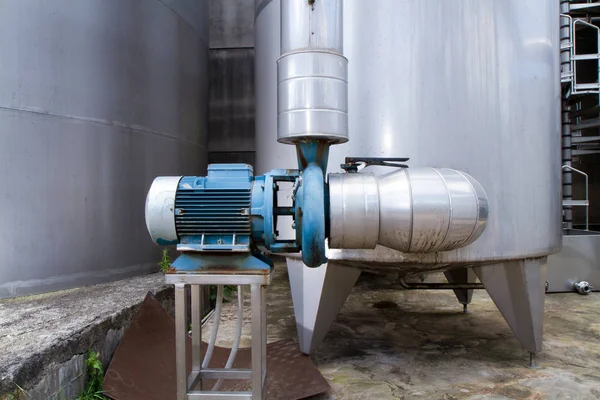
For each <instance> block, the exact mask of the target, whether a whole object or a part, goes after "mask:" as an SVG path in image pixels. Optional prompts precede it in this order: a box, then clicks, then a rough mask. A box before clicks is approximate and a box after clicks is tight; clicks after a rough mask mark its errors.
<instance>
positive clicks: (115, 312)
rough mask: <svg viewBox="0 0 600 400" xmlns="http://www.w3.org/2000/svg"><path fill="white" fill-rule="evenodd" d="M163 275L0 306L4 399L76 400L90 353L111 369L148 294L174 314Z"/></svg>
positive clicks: (0, 387) (0, 388) (10, 301)
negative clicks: (18, 392) (21, 395)
mask: <svg viewBox="0 0 600 400" xmlns="http://www.w3.org/2000/svg"><path fill="white" fill-rule="evenodd" d="M164 282H165V278H164V275H163V274H162V273H158V274H151V275H145V276H140V277H135V278H130V279H124V280H121V281H117V282H112V283H107V284H101V285H95V286H87V287H82V288H77V289H71V290H65V291H60V292H54V293H48V294H42V295H35V296H27V297H20V298H15V299H6V300H1V301H0V398H3V396H2V395H8V394H11V393H16V390H17V386H16V385H19V386H20V387H21V388H23V389H24V390H25V392H26V394H27V399H31V400H33V399H44V400H46V399H50V400H54V399H72V398H74V397H76V396H77V395H78V394H79V393H80V392H81V390H82V389H83V387H84V385H85V378H86V371H85V359H86V357H87V351H88V350H89V349H93V350H94V351H99V352H100V354H101V359H102V362H103V364H104V367H105V368H106V367H107V365H108V363H109V361H110V359H111V358H112V355H113V353H114V351H115V350H116V348H117V346H118V344H119V342H120V340H121V338H122V337H123V333H124V332H125V330H126V329H127V327H128V326H129V324H130V323H131V320H132V318H133V317H134V315H135V314H136V313H137V311H138V309H139V307H140V304H141V302H142V301H143V300H144V297H145V296H146V294H147V293H148V292H150V293H152V294H153V295H154V296H155V297H156V298H157V299H158V300H159V301H160V302H161V303H162V304H163V306H164V307H165V308H166V309H167V311H169V312H171V311H172V309H173V290H172V288H171V287H169V286H166V285H165V283H164Z"/></svg>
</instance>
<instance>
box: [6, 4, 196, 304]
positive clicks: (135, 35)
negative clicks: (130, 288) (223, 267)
mask: <svg viewBox="0 0 600 400" xmlns="http://www.w3.org/2000/svg"><path fill="white" fill-rule="evenodd" d="M206 16H207V9H206V2H196V1H194V0H169V1H167V0H164V1H159V0H147V1H135V0H80V1H69V0H54V1H51V2H49V1H44V0H5V1H3V2H2V5H1V12H0V143H1V145H0V177H1V179H2V181H1V182H2V185H1V186H0V206H1V208H0V209H1V212H0V219H1V224H0V252H1V254H2V263H0V297H6V296H14V295H21V294H28V293H35V292H41V291H48V290H56V289H61V288H67V287H73V286H77V285H82V284H90V283H96V282H101V281H107V280H111V279H116V278H120V277H124V276H130V275H133V274H139V273H144V272H149V271H153V270H156V269H157V266H156V263H157V261H158V260H159V258H160V257H159V251H158V248H156V246H154V245H153V244H152V242H151V241H150V238H149V237H148V234H147V232H146V229H145V224H144V199H145V195H146V192H147V190H148V187H149V186H150V183H151V182H152V179H153V178H154V177H155V176H157V175H177V174H199V173H203V172H205V165H206V128H207V126H206V122H207V111H208V108H207V96H208V83H207V80H206V77H207V75H208V72H207V69H208V63H207V58H208V57H207V48H208V24H207V20H206Z"/></svg>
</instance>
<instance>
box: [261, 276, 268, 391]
mask: <svg viewBox="0 0 600 400" xmlns="http://www.w3.org/2000/svg"><path fill="white" fill-rule="evenodd" d="M260 298H261V306H260V308H261V313H262V314H261V319H262V343H261V345H262V357H261V360H262V365H261V368H262V369H261V383H262V395H263V398H266V389H267V382H266V381H267V288H266V286H261V287H260Z"/></svg>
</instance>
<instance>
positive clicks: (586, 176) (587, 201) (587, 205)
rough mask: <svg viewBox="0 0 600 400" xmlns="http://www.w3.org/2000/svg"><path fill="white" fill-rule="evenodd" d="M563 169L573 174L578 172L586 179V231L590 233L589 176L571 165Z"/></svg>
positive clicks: (564, 166)
mask: <svg viewBox="0 0 600 400" xmlns="http://www.w3.org/2000/svg"><path fill="white" fill-rule="evenodd" d="M561 168H562V169H568V170H570V171H572V172H576V173H578V174H580V175H583V176H584V177H585V201H586V204H585V230H586V231H589V230H590V229H589V225H590V224H589V219H590V203H589V198H588V174H586V173H585V172H583V171H580V170H578V169H577V168H573V167H571V166H570V165H563V166H562V167H561Z"/></svg>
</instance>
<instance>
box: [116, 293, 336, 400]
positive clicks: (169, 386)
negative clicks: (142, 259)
mask: <svg viewBox="0 0 600 400" xmlns="http://www.w3.org/2000/svg"><path fill="white" fill-rule="evenodd" d="M203 345H204V347H206V343H203ZM187 348H188V362H187V364H188V370H190V369H191V354H190V350H191V340H190V338H189V337H188V346H187ZM227 357H229V349H226V348H223V347H218V346H217V347H215V350H214V352H213V357H212V360H211V363H210V365H209V367H211V368H220V367H223V366H224V365H225V362H226V360H227ZM250 359H251V357H250V349H249V348H245V349H240V350H239V351H238V354H237V357H236V361H235V363H234V365H233V367H234V368H250ZM175 382H176V377H175V321H174V320H173V318H171V316H169V315H168V314H167V312H166V311H165V310H164V309H163V307H162V306H161V305H160V303H159V302H158V301H157V300H156V299H154V297H152V296H151V295H150V294H149V295H148V296H146V299H145V300H144V303H143V305H142V307H141V309H140V311H139V312H138V314H137V315H136V316H135V318H134V320H133V321H132V323H131V326H130V327H129V329H128V330H127V331H126V332H125V335H124V336H123V339H122V340H121V343H120V344H119V347H118V348H117V351H116V352H115V354H114V356H113V359H112V361H111V363H110V366H109V368H108V371H107V372H106V376H105V378H104V390H105V394H106V395H107V396H110V397H111V398H113V399H115V400H169V399H173V400H175ZM214 383H215V381H214V380H213V381H208V380H207V381H204V382H203V384H202V385H203V388H204V390H207V388H211V387H212V386H213V384H214ZM250 387H251V384H250V381H244V380H224V381H223V384H222V385H221V387H220V388H219V390H220V391H222V390H228V391H229V390H233V391H241V390H249V389H250ZM327 390H329V384H328V383H327V381H326V380H325V379H324V378H323V376H322V375H321V373H320V372H319V370H318V369H317V367H316V366H315V365H314V363H313V362H312V360H311V359H310V358H309V357H308V356H305V355H304V354H302V353H301V352H300V350H299V349H298V346H297V345H296V343H294V342H293V341H291V340H284V341H278V342H274V343H270V344H268V345H267V398H268V399H269V400H297V399H303V398H306V397H310V396H314V395H316V394H319V393H323V392H326V391H327Z"/></svg>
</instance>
